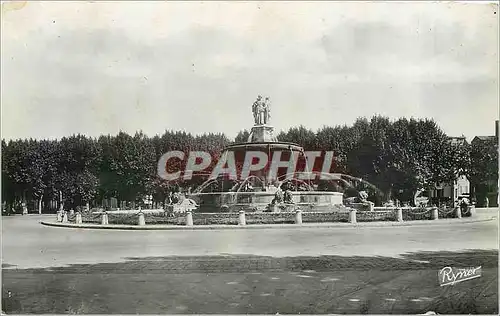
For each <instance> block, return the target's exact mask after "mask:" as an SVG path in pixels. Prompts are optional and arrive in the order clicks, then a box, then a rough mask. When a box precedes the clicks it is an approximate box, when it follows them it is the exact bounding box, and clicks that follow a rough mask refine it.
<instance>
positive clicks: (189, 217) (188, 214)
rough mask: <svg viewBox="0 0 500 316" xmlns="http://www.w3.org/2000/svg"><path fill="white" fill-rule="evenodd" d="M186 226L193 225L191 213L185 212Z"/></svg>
mask: <svg viewBox="0 0 500 316" xmlns="http://www.w3.org/2000/svg"><path fill="white" fill-rule="evenodd" d="M186 226H193V213H191V212H186Z"/></svg>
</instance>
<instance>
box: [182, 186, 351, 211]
mask: <svg viewBox="0 0 500 316" xmlns="http://www.w3.org/2000/svg"><path fill="white" fill-rule="evenodd" d="M274 197H275V194H274V193H272V192H265V191H262V192H258V191H257V192H206V193H203V192H202V193H195V194H192V195H190V196H189V198H191V199H193V200H194V201H196V203H197V204H198V205H199V208H198V209H197V212H207V213H208V212H224V211H226V212H232V211H240V210H243V211H248V212H251V211H265V210H266V209H267V207H268V205H269V204H271V202H272V201H273V199H274ZM342 198H343V194H342V193H340V192H326V191H298V192H293V195H292V200H293V203H294V204H291V206H292V205H295V207H296V208H301V209H303V210H304V211H328V210H333V209H336V206H340V205H342Z"/></svg>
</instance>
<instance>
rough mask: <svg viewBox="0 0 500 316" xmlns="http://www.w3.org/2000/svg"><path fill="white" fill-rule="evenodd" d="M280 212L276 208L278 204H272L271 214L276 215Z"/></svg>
mask: <svg viewBox="0 0 500 316" xmlns="http://www.w3.org/2000/svg"><path fill="white" fill-rule="evenodd" d="M279 211H280V209H279V207H278V204H273V207H272V212H273V213H278V212H279Z"/></svg>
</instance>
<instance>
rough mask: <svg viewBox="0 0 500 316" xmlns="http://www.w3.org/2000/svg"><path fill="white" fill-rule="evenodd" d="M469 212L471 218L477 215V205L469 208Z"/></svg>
mask: <svg viewBox="0 0 500 316" xmlns="http://www.w3.org/2000/svg"><path fill="white" fill-rule="evenodd" d="M469 207H470V208H469V212H470V217H473V216H475V215H476V205H475V204H472V205H471V206H469Z"/></svg>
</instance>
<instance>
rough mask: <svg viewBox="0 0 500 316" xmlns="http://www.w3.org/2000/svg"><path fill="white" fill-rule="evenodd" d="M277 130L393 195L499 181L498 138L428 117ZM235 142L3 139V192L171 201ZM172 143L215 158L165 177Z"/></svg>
mask: <svg viewBox="0 0 500 316" xmlns="http://www.w3.org/2000/svg"><path fill="white" fill-rule="evenodd" d="M248 136H249V132H248V131H247V130H243V131H241V132H240V133H239V134H238V135H237V137H236V139H235V142H237V143H239V142H246V140H247V138H248ZM277 138H278V139H279V140H280V141H285V142H292V143H297V144H299V145H301V146H302V147H304V150H306V151H333V153H334V158H335V161H334V162H335V163H334V166H333V169H331V170H330V171H331V172H338V173H345V174H349V175H352V176H354V177H358V178H362V179H364V180H367V181H368V182H369V183H372V184H373V185H374V186H376V187H377V188H379V189H380V190H381V191H382V192H384V195H385V198H398V199H400V200H401V201H411V200H412V196H413V194H414V192H415V191H416V190H417V189H421V188H433V187H435V186H436V185H438V184H440V183H443V182H450V181H452V180H454V179H456V177H457V176H459V175H467V176H468V177H469V179H470V180H471V182H472V183H473V184H475V185H476V186H478V187H479V186H480V185H481V184H484V183H492V182H494V183H495V184H496V181H497V180H498V150H497V149H498V147H497V146H496V142H497V139H493V138H492V139H490V140H485V141H476V142H473V143H472V144H471V145H469V144H467V143H458V144H457V143H452V142H450V140H449V138H448V137H447V136H446V135H445V133H444V132H443V131H442V130H441V129H440V128H439V127H438V126H437V124H436V123H435V122H434V121H432V120H428V119H424V120H417V119H413V118H411V119H405V118H401V119H398V120H395V121H391V120H389V119H388V118H387V117H382V116H374V117H372V118H371V119H370V120H368V119H366V118H359V119H357V120H356V121H355V122H354V124H353V125H352V126H346V125H344V126H324V127H323V128H321V129H319V130H318V131H316V132H315V131H312V130H310V129H307V128H305V127H304V126H299V127H293V128H290V129H289V130H288V131H283V132H281V133H279V135H278V136H277ZM230 143H231V141H230V140H229V139H228V138H227V137H226V136H225V135H224V134H204V135H196V136H193V135H191V134H189V133H186V132H180V131H165V132H164V133H163V134H162V135H156V136H154V137H148V136H146V135H144V134H143V133H142V132H138V133H136V134H135V135H133V136H132V135H129V134H127V133H124V132H120V133H119V134H118V135H116V136H111V135H102V136H100V137H99V138H97V139H95V138H89V137H85V136H82V135H73V136H70V137H64V138H62V139H60V140H33V139H29V140H27V139H26V140H11V141H8V142H6V141H5V140H2V196H3V201H5V202H7V203H9V204H13V203H16V202H19V201H25V200H39V199H42V197H43V199H44V200H47V199H53V200H58V198H59V192H62V195H63V200H64V203H65V207H76V206H78V205H83V204H85V203H87V202H90V203H91V204H92V203H93V204H99V203H100V201H102V200H103V199H107V198H111V197H115V198H117V199H118V200H119V201H132V202H133V201H141V200H142V198H143V197H144V195H146V194H152V195H153V197H154V200H155V201H159V202H163V201H164V200H165V198H166V197H167V195H168V192H170V191H172V190H177V189H179V187H189V186H191V187H192V188H195V187H197V186H198V185H200V184H201V183H202V182H203V181H204V180H205V179H206V177H207V174H210V172H211V171H212V169H213V167H214V166H215V163H216V162H217V159H218V158H219V156H220V154H221V150H222V149H223V148H224V147H225V146H227V145H228V144H230ZM172 150H179V151H182V152H183V153H184V154H185V156H186V157H187V156H188V155H189V153H190V152H191V151H208V152H209V153H210V154H211V156H212V163H211V164H210V166H209V167H208V168H207V169H206V170H204V172H201V173H198V174H195V175H194V177H193V178H192V179H190V180H183V179H182V178H181V179H179V180H176V181H165V180H162V179H160V178H159V177H158V176H157V163H158V161H159V159H160V157H161V156H162V155H163V154H164V153H166V152H168V151H172ZM184 167H185V161H184V162H181V161H180V160H179V161H177V163H174V164H170V165H169V168H172V170H170V171H175V170H183V169H184ZM319 167H321V166H319ZM316 170H317V169H316Z"/></svg>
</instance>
